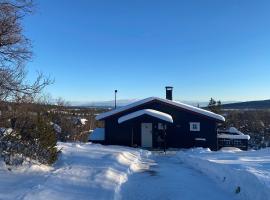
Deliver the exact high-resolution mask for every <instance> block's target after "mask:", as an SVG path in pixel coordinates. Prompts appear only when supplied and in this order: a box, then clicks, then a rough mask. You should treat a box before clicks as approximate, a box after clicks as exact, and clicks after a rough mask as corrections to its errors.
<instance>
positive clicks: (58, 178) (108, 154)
mask: <svg viewBox="0 0 270 200" xmlns="http://www.w3.org/2000/svg"><path fill="white" fill-rule="evenodd" d="M59 148H61V149H62V156H61V157H60V159H59V161H58V162H57V163H56V165H55V166H54V168H48V167H45V166H32V167H31V168H29V166H24V167H21V168H18V169H16V170H12V171H9V170H7V169H6V167H5V166H4V165H3V163H2V166H1V168H0V185H1V187H0V199H5V200H9V199H12V200H13V199H23V200H43V199H44V200H48V199H50V200H61V199H65V200H71V199H72V200H74V199H76V200H83V199H106V200H107V199H119V197H120V194H119V191H120V187H121V185H122V184H123V183H125V182H126V181H127V180H128V176H129V175H130V174H132V173H133V172H136V171H139V170H143V169H147V168H148V167H149V166H148V165H147V164H144V163H143V162H145V159H147V157H148V155H149V154H150V152H149V151H144V150H140V149H134V148H127V147H119V146H102V145H98V144H90V143H88V144H76V143H59ZM143 158H144V160H143ZM145 163H147V162H145Z"/></svg>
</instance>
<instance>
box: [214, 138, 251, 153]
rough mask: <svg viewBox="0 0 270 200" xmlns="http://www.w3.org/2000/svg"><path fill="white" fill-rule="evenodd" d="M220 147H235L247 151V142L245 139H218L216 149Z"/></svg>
mask: <svg viewBox="0 0 270 200" xmlns="http://www.w3.org/2000/svg"><path fill="white" fill-rule="evenodd" d="M222 147H237V148H239V149H241V150H245V151H246V150H248V140H246V139H223V138H219V139H218V149H221V148H222Z"/></svg>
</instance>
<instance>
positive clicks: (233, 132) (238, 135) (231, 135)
mask: <svg viewBox="0 0 270 200" xmlns="http://www.w3.org/2000/svg"><path fill="white" fill-rule="evenodd" d="M217 137H218V138H223V139H244V140H249V139H250V136H249V135H245V134H244V133H242V132H241V131H239V130H238V129H237V128H235V127H230V128H229V129H228V130H227V131H219V134H218V135H217Z"/></svg>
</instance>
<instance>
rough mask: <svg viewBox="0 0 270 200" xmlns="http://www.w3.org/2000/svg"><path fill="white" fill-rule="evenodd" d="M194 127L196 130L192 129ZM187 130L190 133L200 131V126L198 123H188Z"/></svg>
mask: <svg viewBox="0 0 270 200" xmlns="http://www.w3.org/2000/svg"><path fill="white" fill-rule="evenodd" d="M194 125H195V126H196V128H194ZM189 130H190V131H192V132H198V131H201V124H200V122H190V123H189Z"/></svg>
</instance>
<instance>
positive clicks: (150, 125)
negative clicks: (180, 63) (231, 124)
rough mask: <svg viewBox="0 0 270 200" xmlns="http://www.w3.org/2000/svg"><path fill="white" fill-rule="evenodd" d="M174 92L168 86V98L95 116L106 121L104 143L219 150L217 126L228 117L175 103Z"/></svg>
mask: <svg viewBox="0 0 270 200" xmlns="http://www.w3.org/2000/svg"><path fill="white" fill-rule="evenodd" d="M172 92H173V88H172V87H166V99H163V98H158V97H149V98H146V99H143V100H140V101H137V102H134V103H131V104H129V105H126V106H123V107H120V108H116V109H114V110H111V111H108V112H105V113H101V114H99V115H98V116H96V120H101V121H103V122H104V141H103V143H104V144H108V145H124V146H132V147H142V148H150V149H158V148H191V147H208V148H210V149H211V150H217V149H218V143H217V125H218V124H219V123H223V122H224V121H225V118H224V117H223V116H221V115H218V114H215V113H213V112H210V111H207V110H204V109H201V108H197V107H194V106H190V105H187V104H184V103H180V102H177V101H173V99H172V96H173V95H172Z"/></svg>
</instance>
